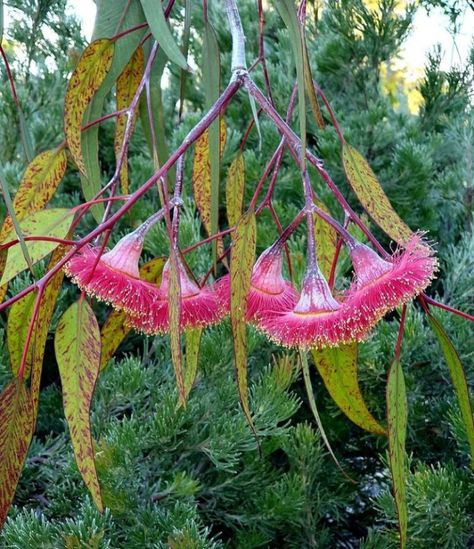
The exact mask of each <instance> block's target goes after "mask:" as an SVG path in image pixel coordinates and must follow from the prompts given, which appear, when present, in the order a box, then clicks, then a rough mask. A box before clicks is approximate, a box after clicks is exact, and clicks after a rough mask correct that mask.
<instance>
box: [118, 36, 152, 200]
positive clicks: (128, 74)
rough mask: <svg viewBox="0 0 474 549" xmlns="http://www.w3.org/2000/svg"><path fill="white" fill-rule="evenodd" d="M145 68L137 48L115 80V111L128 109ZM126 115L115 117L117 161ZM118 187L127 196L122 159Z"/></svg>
mask: <svg viewBox="0 0 474 549" xmlns="http://www.w3.org/2000/svg"><path fill="white" fill-rule="evenodd" d="M144 66H145V59H144V55H143V50H142V48H141V47H139V48H137V49H136V50H135V52H134V54H133V55H132V57H131V59H130V61H129V62H128V63H127V65H126V66H125V68H124V69H123V71H122V73H121V74H120V76H119V77H118V79H117V93H116V102H117V110H118V111H121V110H122V109H126V108H128V106H129V105H130V103H131V102H132V99H133V96H134V95H135V93H136V91H137V88H138V85H139V84H140V81H141V79H142V75H143V69H144ZM136 116H137V111H135V113H134V116H133V119H132V127H133V126H134V125H135V120H136ZM127 119H128V117H127V115H126V114H121V115H120V116H118V117H117V125H116V127H115V143H114V149H115V158H116V160H117V162H118V161H119V157H120V151H121V150H122V142H123V137H124V134H125V128H126V126H127ZM120 185H121V189H122V193H123V194H128V165H127V159H126V158H125V159H124V162H123V164H122V167H121V169H120Z"/></svg>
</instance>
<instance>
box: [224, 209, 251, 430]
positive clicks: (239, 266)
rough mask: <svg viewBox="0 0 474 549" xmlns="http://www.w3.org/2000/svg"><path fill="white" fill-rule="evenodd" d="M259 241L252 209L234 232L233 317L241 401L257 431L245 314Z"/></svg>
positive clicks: (232, 253) (232, 263) (248, 419)
mask: <svg viewBox="0 0 474 549" xmlns="http://www.w3.org/2000/svg"><path fill="white" fill-rule="evenodd" d="M256 242H257V223H256V218H255V213H254V212H253V211H250V212H248V213H246V214H245V215H244V216H243V217H241V219H240V220H239V222H238V224H237V227H236V229H235V232H234V234H233V241H232V249H231V262H230V280H231V286H230V287H231V299H230V320H231V325H232V337H233V340H234V355H235V368H236V374H237V386H238V389H239V395H240V401H241V403H242V409H243V411H244V414H245V416H246V418H247V421H248V423H249V425H250V426H251V428H252V429H253V430H254V431H255V428H254V427H253V421H252V417H251V415H250V408H249V403H248V387H247V324H246V322H245V314H246V310H247V294H248V292H249V289H250V279H251V276H252V268H253V263H254V258H255V250H256Z"/></svg>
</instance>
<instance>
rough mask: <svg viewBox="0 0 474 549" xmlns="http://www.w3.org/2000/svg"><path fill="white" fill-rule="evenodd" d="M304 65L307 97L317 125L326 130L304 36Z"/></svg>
mask: <svg viewBox="0 0 474 549" xmlns="http://www.w3.org/2000/svg"><path fill="white" fill-rule="evenodd" d="M303 63H304V85H305V89H306V95H307V96H308V99H309V105H310V107H311V111H312V113H313V116H314V119H315V121H316V124H317V125H318V127H319V128H320V129H321V130H324V127H325V124H324V120H323V115H322V113H321V109H320V108H319V101H318V96H317V95H316V91H315V89H314V84H313V74H312V71H311V64H310V62H309V54H308V46H307V44H306V40H305V38H304V35H303Z"/></svg>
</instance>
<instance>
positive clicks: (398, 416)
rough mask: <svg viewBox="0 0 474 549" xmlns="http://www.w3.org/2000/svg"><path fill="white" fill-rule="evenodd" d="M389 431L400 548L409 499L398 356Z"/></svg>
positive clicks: (392, 378) (391, 375)
mask: <svg viewBox="0 0 474 549" xmlns="http://www.w3.org/2000/svg"><path fill="white" fill-rule="evenodd" d="M386 400H387V425H388V427H387V431H388V460H389V465H390V471H391V474H392V482H393V494H394V498H395V505H396V508H397V514H398V527H399V531H400V548H401V549H403V548H404V547H406V542H407V524H408V509H407V500H406V468H407V464H406V461H407V459H406V451H405V442H406V429H407V417H408V413H407V397H406V390H405V379H404V376H403V370H402V368H401V365H400V360H399V359H395V360H394V361H393V362H392V365H391V366H390V371H389V374H388V380H387V394H386Z"/></svg>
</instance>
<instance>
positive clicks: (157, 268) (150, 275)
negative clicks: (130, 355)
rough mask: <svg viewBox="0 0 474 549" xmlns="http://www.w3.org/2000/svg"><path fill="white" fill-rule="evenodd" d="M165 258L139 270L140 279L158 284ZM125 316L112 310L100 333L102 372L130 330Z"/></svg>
mask: <svg viewBox="0 0 474 549" xmlns="http://www.w3.org/2000/svg"><path fill="white" fill-rule="evenodd" d="M165 262H166V258H165V257H155V258H154V259H152V260H150V261H148V262H147V263H145V264H144V265H143V266H142V267H141V268H140V277H141V278H143V280H146V281H147V282H152V283H154V284H160V282H161V273H162V272H163V267H164V265H165ZM125 320H126V315H125V313H123V312H122V311H116V310H113V311H112V312H111V313H110V314H109V316H108V317H107V320H106V321H105V323H104V325H103V326H102V330H101V332H100V335H101V340H102V351H101V356H100V369H101V370H103V369H104V368H105V367H106V366H107V364H108V363H109V361H110V359H111V358H112V357H113V356H114V354H115V351H116V350H117V349H118V347H119V345H120V343H122V341H123V340H124V339H125V337H126V336H127V334H128V333H129V332H130V330H131V328H129V327H128V326H126V324H125Z"/></svg>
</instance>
